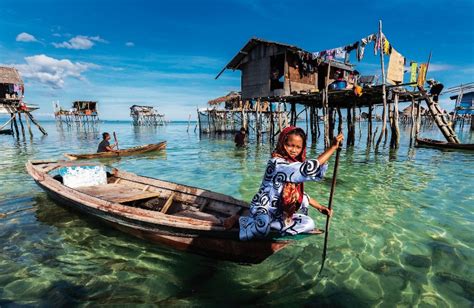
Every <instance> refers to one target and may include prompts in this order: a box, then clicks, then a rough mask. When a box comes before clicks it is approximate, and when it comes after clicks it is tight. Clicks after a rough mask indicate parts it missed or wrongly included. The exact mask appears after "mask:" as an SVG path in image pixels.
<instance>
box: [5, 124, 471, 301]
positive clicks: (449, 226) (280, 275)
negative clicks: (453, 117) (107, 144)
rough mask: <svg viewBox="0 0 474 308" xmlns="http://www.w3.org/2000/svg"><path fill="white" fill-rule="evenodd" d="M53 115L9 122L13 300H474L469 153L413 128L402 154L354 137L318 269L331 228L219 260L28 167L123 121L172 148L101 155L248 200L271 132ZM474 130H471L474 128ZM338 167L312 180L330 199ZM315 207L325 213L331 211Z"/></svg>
mask: <svg viewBox="0 0 474 308" xmlns="http://www.w3.org/2000/svg"><path fill="white" fill-rule="evenodd" d="M45 127H46V129H47V130H48V132H49V135H48V136H46V137H38V136H37V137H35V138H34V139H33V141H29V140H27V141H22V140H20V141H15V139H14V138H11V137H10V136H0V146H1V148H2V152H1V153H0V156H1V159H0V187H1V190H0V197H1V198H0V208H1V211H2V213H6V212H9V213H12V214H11V215H8V216H7V217H6V218H1V219H2V221H1V223H0V239H1V242H2V254H0V286H1V287H0V305H2V306H3V305H4V304H8V303H17V304H35V305H41V304H43V305H70V304H79V303H81V304H91V305H97V304H109V305H110V304H112V305H113V304H139V303H155V304H156V303H160V304H163V305H165V304H166V305H174V306H183V305H220V304H228V303H229V302H232V303H239V304H278V305H285V304H288V303H292V304H294V303H307V304H332V305H340V306H352V307H353V306H367V305H373V306H377V305H380V306H393V305H401V306H414V305H419V306H432V307H470V306H472V303H473V301H474V288H473V285H474V279H473V277H474V272H473V268H474V251H473V247H474V238H473V237H472V235H471V234H472V230H473V221H474V211H473V206H474V198H473V195H472V180H473V175H474V172H473V169H472V165H473V164H472V163H473V162H474V159H473V155H472V154H470V153H466V152H455V151H437V150H431V149H409V148H407V147H406V145H407V144H408V140H406V136H404V135H402V141H401V147H400V149H399V150H398V151H395V152H391V153H390V155H388V154H389V153H388V152H389V151H388V149H387V148H383V149H382V153H380V154H375V153H374V152H373V151H370V152H367V151H365V148H364V144H365V143H364V142H363V141H364V140H365V137H364V136H363V135H362V137H361V139H360V140H361V141H359V140H358V141H357V142H356V147H355V148H354V149H350V150H343V152H342V156H341V166H340V168H341V169H340V172H339V177H338V184H337V190H336V196H335V199H334V207H335V216H334V218H333V219H332V222H331V233H330V241H329V250H328V259H327V261H326V265H325V270H324V272H323V274H322V275H321V276H318V275H317V273H318V271H319V267H320V265H321V263H320V261H321V249H322V245H323V238H322V237H311V238H306V239H304V240H301V241H298V242H297V243H296V244H294V245H292V246H290V247H289V248H287V249H284V250H283V251H280V252H279V253H277V254H275V255H274V256H272V257H270V258H268V259H267V260H265V261H264V262H262V263H261V264H259V265H253V266H248V265H240V264H235V263H230V262H221V261H217V260H212V259H208V258H206V257H201V256H198V255H194V254H189V253H182V252H178V251H175V250H172V249H169V248H167V247H162V246H158V245H152V244H149V243H147V242H144V241H141V240H138V239H135V238H133V237H131V236H128V235H125V234H122V233H120V232H118V231H115V230H111V229H109V228H108V227H106V226H104V225H103V224H102V223H100V222H98V221H96V220H92V219H90V218H87V217H84V216H82V215H79V214H78V213H75V212H72V211H69V210H66V209H64V208H62V207H59V206H58V205H57V204H56V203H54V202H53V201H52V200H50V199H49V198H48V197H47V196H46V195H45V194H44V192H42V191H41V190H40V189H39V188H38V187H37V186H36V185H35V183H34V182H33V181H32V180H31V179H30V178H29V177H28V175H27V174H26V172H25V170H24V164H25V162H26V161H27V160H28V159H32V158H34V159H45V158H48V159H49V158H62V154H63V153H64V152H72V153H79V152H84V149H95V148H96V146H97V143H98V140H99V137H100V132H101V131H116V132H117V134H118V136H119V138H120V145H121V147H128V146H134V145H138V144H144V143H154V142H158V141H161V140H167V141H168V147H167V150H166V151H165V152H163V153H157V154H153V155H145V156H137V157H129V158H122V159H117V160H115V159H111V160H103V161H102V162H103V163H105V164H108V165H111V166H115V167H118V168H122V169H125V170H129V171H132V172H136V173H140V174H143V175H147V176H152V177H158V178H161V179H165V180H169V181H173V182H178V183H183V184H188V185H193V186H198V187H202V188H206V189H211V190H215V191H219V192H222V193H225V194H229V195H232V196H235V197H237V198H241V199H244V200H250V199H251V198H252V197H253V194H254V193H255V192H256V191H257V188H258V186H259V184H260V181H261V178H262V174H263V171H264V169H265V164H266V161H267V159H268V156H269V153H270V150H271V149H270V147H269V145H267V144H263V145H262V144H261V145H257V144H255V143H253V142H254V141H252V144H251V145H250V146H249V147H248V148H246V149H237V150H236V149H234V146H233V142H232V136H227V137H225V136H221V137H219V138H209V137H207V136H201V137H200V136H199V135H196V134H194V133H189V134H188V133H186V125H185V124H172V125H169V126H167V127H164V128H157V129H150V128H143V129H140V128H134V127H132V126H131V125H130V124H128V123H102V124H101V127H100V131H96V132H94V131H89V132H84V131H82V130H76V129H67V128H64V129H57V128H56V126H55V125H54V123H48V122H47V123H45ZM424 133H425V134H426V136H429V137H430V136H431V137H436V133H435V132H430V131H427V132H424ZM430 134H431V135H430ZM463 138H464V139H465V142H471V143H472V136H471V134H464V135H463ZM321 147H322V146H321V144H318V146H317V149H318V151H316V152H315V151H314V150H310V151H309V153H310V156H316V155H317V152H319V151H320V149H321ZM331 167H332V165H331ZM331 167H330V168H331ZM330 170H331V169H330ZM330 178H331V172H329V174H328V177H327V178H326V179H325V180H324V181H323V182H320V183H309V184H307V185H306V186H305V189H306V190H307V192H308V193H309V194H310V195H311V196H312V197H314V198H316V199H318V200H319V201H320V202H321V203H322V204H326V200H327V199H326V198H327V196H328V193H329V188H330V187H329V186H330ZM18 210H20V211H18ZM311 215H312V216H313V217H314V218H315V219H316V223H317V225H318V226H319V227H323V226H324V223H325V220H324V217H322V216H321V215H319V214H318V213H316V212H314V211H312V212H311Z"/></svg>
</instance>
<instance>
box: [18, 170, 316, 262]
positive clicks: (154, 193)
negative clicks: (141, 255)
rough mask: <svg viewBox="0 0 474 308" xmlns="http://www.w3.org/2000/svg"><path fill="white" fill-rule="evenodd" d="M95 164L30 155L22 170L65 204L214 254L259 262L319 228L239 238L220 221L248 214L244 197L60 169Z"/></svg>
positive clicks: (139, 233)
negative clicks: (95, 181) (87, 180)
mask: <svg viewBox="0 0 474 308" xmlns="http://www.w3.org/2000/svg"><path fill="white" fill-rule="evenodd" d="M97 166H101V165H99V164H92V163H80V162H67V161H29V162H28V163H27V164H26V170H27V171H28V173H29V174H30V175H31V176H32V177H33V179H34V180H35V181H36V183H37V184H38V185H39V186H40V187H41V188H42V189H44V190H45V191H46V192H47V193H48V195H49V196H50V197H51V198H53V199H55V200H57V201H58V202H59V203H61V204H63V205H64V206H67V207H69V208H72V209H75V210H78V211H80V212H83V213H85V214H87V215H89V216H92V217H95V218H98V219H100V220H101V221H103V222H105V223H107V224H109V225H111V226H112V227H114V228H116V229H118V230H121V231H123V232H126V233H128V234H131V235H134V236H136V237H139V238H142V239H145V240H149V241H152V242H157V243H161V244H165V245H167V246H171V247H173V248H176V249H180V250H187V251H192V252H197V253H199V254H204V255H208V256H211V257H213V258H218V259H223V260H231V261H236V262H242V263H259V262H261V261H263V260H265V259H266V258H267V257H269V256H271V255H272V254H274V253H275V252H277V251H279V250H281V249H283V248H284V247H286V246H287V245H289V244H290V243H291V242H294V241H295V240H297V239H300V238H302V237H306V236H307V235H315V234H321V233H322V231H320V230H314V231H313V232H310V233H308V234H302V235H297V236H294V237H292V236H287V237H284V238H282V237H281V236H280V235H279V234H278V233H276V232H275V233H271V234H270V235H269V236H268V237H267V238H265V239H263V240H255V241H247V242H243V241H240V240H239V229H238V228H233V229H230V230H227V229H225V228H224V226H223V221H224V219H225V218H227V217H230V216H231V215H234V214H236V213H241V214H242V215H248V209H249V206H248V204H247V203H246V202H244V201H240V200H237V199H234V198H232V197H230V196H227V195H224V194H220V193H216V192H212V191H208V190H203V189H200V188H196V187H191V186H185V185H181V184H176V183H171V182H167V181H162V180H158V179H153V178H149V177H144V176H139V175H136V174H133V173H129V172H124V171H120V170H117V169H112V170H111V171H112V172H111V173H108V174H107V177H106V175H105V174H104V175H103V177H104V181H105V183H103V184H100V185H86V186H80V185H79V186H78V187H75V188H72V187H70V186H71V185H69V186H67V185H66V184H68V183H66V184H65V182H66V181H65V180H66V179H67V176H68V175H69V174H70V173H66V174H65V175H64V177H63V176H61V175H60V174H61V172H62V171H64V170H69V171H68V172H72V171H70V170H71V169H73V170H76V171H77V170H78V168H79V169H81V168H98V167H97ZM68 168H69V169H68ZM102 168H103V166H102ZM76 171H74V172H76ZM104 173H105V171H104ZM63 174H64V173H63Z"/></svg>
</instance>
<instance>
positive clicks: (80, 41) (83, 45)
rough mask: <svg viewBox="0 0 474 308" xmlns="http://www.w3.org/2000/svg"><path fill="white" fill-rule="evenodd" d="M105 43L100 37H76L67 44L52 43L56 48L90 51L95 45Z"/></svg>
mask: <svg viewBox="0 0 474 308" xmlns="http://www.w3.org/2000/svg"><path fill="white" fill-rule="evenodd" d="M97 42H98V43H107V41H106V40H104V39H102V38H101V37H100V36H85V35H77V36H75V37H73V38H72V39H70V40H69V41H67V42H62V43H53V46H54V47H56V48H67V49H91V48H92V46H94V45H95V43H97Z"/></svg>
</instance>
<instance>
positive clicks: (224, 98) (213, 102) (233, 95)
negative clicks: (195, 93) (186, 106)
mask: <svg viewBox="0 0 474 308" xmlns="http://www.w3.org/2000/svg"><path fill="white" fill-rule="evenodd" d="M236 100H240V92H236V91H232V92H229V94H227V95H225V96H221V97H218V98H215V99H213V100H210V101H208V102H207V103H208V104H209V105H218V104H220V103H224V102H230V101H236Z"/></svg>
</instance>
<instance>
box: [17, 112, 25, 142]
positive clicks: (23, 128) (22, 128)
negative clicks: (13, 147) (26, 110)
mask: <svg viewBox="0 0 474 308" xmlns="http://www.w3.org/2000/svg"><path fill="white" fill-rule="evenodd" d="M18 122H20V127H21V135H22V136H23V138H25V127H24V126H23V121H22V120H21V112H18Z"/></svg>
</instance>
